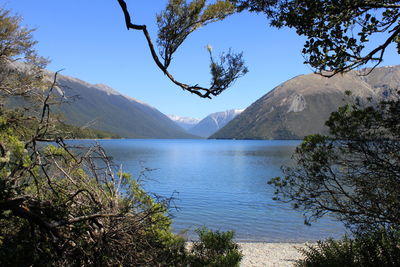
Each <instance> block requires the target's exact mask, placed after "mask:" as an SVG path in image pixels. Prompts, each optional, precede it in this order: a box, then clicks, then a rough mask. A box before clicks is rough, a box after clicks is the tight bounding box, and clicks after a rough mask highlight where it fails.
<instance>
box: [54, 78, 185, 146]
mask: <svg viewBox="0 0 400 267" xmlns="http://www.w3.org/2000/svg"><path fill="white" fill-rule="evenodd" d="M57 84H58V87H57V88H56V89H57V90H56V91H55V94H57V95H58V96H61V97H62V98H63V99H64V100H65V101H67V102H68V103H63V104H62V105H60V107H59V108H58V109H57V110H56V111H57V112H60V113H62V114H63V116H64V118H65V122H66V123H68V124H72V125H76V126H85V127H90V128H94V129H98V130H102V131H107V132H112V133H115V134H118V135H119V136H121V137H124V138H192V137H193V136H191V135H190V134H187V133H185V132H184V130H183V129H181V128H180V127H179V126H177V125H176V124H175V123H174V122H173V121H171V120H170V119H169V118H168V117H167V116H166V115H164V114H162V113H161V112H160V111H158V110H157V109H155V108H153V107H151V106H149V105H147V104H145V103H143V102H140V101H138V100H136V99H134V98H131V97H128V96H124V95H122V94H120V93H119V92H117V91H116V90H114V89H113V88H111V87H109V86H107V85H104V84H89V83H87V82H85V81H82V80H79V79H77V78H72V77H68V76H64V75H58V76H57Z"/></svg>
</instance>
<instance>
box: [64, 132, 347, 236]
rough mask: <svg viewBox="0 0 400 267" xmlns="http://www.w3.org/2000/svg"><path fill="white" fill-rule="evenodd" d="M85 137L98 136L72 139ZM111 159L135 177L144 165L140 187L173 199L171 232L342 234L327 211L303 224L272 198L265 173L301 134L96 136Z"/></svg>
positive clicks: (272, 172)
mask: <svg viewBox="0 0 400 267" xmlns="http://www.w3.org/2000/svg"><path fill="white" fill-rule="evenodd" d="M71 142H72V143H74V144H76V143H80V144H82V143H83V144H90V143H94V142H95V141H93V140H92V141H90V140H85V141H83V140H75V141H71ZM96 142H98V143H99V144H101V145H102V146H103V147H104V148H105V150H106V151H107V153H108V154H109V155H111V156H112V157H113V160H114V162H115V163H116V164H118V165H119V164H122V167H123V170H124V171H125V172H129V173H131V174H132V175H133V176H134V177H138V176H139V174H140V173H141V171H142V170H143V168H149V169H152V171H149V172H146V176H147V179H146V183H145V188H146V190H148V191H150V192H154V193H156V194H158V195H161V196H166V197H169V196H171V195H172V194H174V196H175V197H176V198H177V199H176V200H175V201H174V204H175V205H176V206H177V207H178V209H177V210H172V214H173V216H174V223H173V227H174V230H175V231H176V232H179V231H181V230H184V229H188V230H189V231H188V235H189V238H192V237H193V230H194V229H196V228H198V227H200V226H203V225H205V226H207V227H209V228H211V229H214V230H223V231H226V230H234V231H235V233H236V239H237V240H239V241H266V242H304V241H316V240H319V239H324V238H327V237H336V238H337V237H339V236H341V235H342V234H343V233H344V228H343V226H342V225H341V224H340V223H338V222H335V221H333V220H331V219H329V218H324V219H323V220H320V221H318V222H317V223H314V224H313V225H312V226H311V227H310V226H305V225H304V223H303V222H304V218H303V217H302V214H301V213H300V212H298V211H294V210H293V209H292V208H291V207H290V205H289V204H285V203H279V202H276V201H273V200H272V197H273V192H274V189H273V188H272V187H271V186H269V185H268V184H267V181H268V180H269V179H270V178H273V177H276V176H279V175H281V171H280V166H281V165H282V164H285V163H286V164H288V163H290V157H291V154H292V153H293V151H294V149H295V147H296V146H297V145H298V144H299V143H300V141H278V140H273V141H271V140H148V139H131V140H127V139H123V140H98V141H96Z"/></svg>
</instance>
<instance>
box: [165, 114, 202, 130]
mask: <svg viewBox="0 0 400 267" xmlns="http://www.w3.org/2000/svg"><path fill="white" fill-rule="evenodd" d="M167 116H168V118H170V119H171V120H172V121H174V122H175V123H176V124H178V125H179V126H180V127H182V128H183V129H185V130H186V131H187V130H189V129H190V128H192V127H193V126H195V125H196V124H197V123H199V121H200V119H196V118H190V117H180V116H176V115H167Z"/></svg>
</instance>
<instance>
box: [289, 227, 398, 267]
mask: <svg viewBox="0 0 400 267" xmlns="http://www.w3.org/2000/svg"><path fill="white" fill-rule="evenodd" d="M300 251H301V252H302V254H303V255H304V256H305V258H304V259H302V260H299V261H297V262H296V266H298V267H318V266H324V267H325V266H327V267H335V266H338V267H343V266H346V267H347V266H349V267H352V266H366V267H368V266H371V267H374V266H380V267H382V266H388V267H389V266H393V267H394V266H400V233H399V231H396V230H380V231H377V232H372V233H369V234H363V235H360V236H357V237H355V238H354V239H350V238H348V237H346V236H345V237H344V238H342V239H341V240H338V241H335V240H333V239H328V240H326V241H323V242H321V241H319V242H318V243H317V245H316V246H308V248H307V249H301V250H300Z"/></svg>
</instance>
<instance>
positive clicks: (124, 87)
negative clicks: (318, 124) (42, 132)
mask: <svg viewBox="0 0 400 267" xmlns="http://www.w3.org/2000/svg"><path fill="white" fill-rule="evenodd" d="M126 2H127V4H128V7H129V10H130V12H131V16H132V21H133V23H135V24H140V25H143V24H145V25H147V27H148V30H149V32H150V34H151V37H152V39H153V42H154V43H156V37H157V26H156V14H157V13H159V12H160V11H161V10H162V9H163V8H164V7H165V5H166V3H167V0H153V1H149V0H135V1H134V0H127V1H126ZM0 7H3V8H6V9H9V10H11V11H12V12H13V14H17V15H20V16H22V17H23V22H22V25H24V26H27V27H28V28H36V31H35V32H34V34H33V35H34V39H35V40H37V41H38V44H37V46H36V48H37V51H38V52H39V54H40V55H42V56H44V57H47V58H49V59H50V60H51V63H50V64H49V65H48V69H49V70H51V71H58V70H61V69H63V71H62V72H61V74H64V75H68V76H73V77H76V78H79V79H81V80H84V81H86V82H89V83H92V84H98V83H102V84H107V85H108V86H111V87H112V88H114V89H115V90H117V91H119V92H120V93H122V94H124V95H127V96H130V97H133V98H135V99H137V100H140V101H142V102H145V103H147V104H149V105H151V106H153V107H155V108H157V109H158V110H160V111H161V112H162V113H164V114H173V115H178V116H185V117H194V118H204V117H205V116H207V115H209V114H211V113H214V112H219V111H225V110H229V109H245V108H246V107H248V106H249V105H251V104H252V103H253V102H255V101H256V100H257V99H259V98H260V97H262V96H263V95H265V94H266V93H267V92H268V91H270V90H272V89H273V88H274V87H276V86H278V85H279V84H281V83H283V82H285V81H286V80H288V79H291V78H293V77H295V76H297V75H300V74H308V73H311V72H312V69H311V68H310V67H309V66H307V65H304V64H303V62H304V58H303V56H302V55H301V52H300V51H301V49H302V47H303V43H304V40H305V39H304V37H301V36H298V35H296V33H295V31H294V30H292V29H276V28H271V27H269V24H268V20H267V19H266V18H265V16H263V15H262V14H255V13H248V12H243V13H240V14H235V15H233V16H230V17H228V18H227V19H225V20H224V21H220V22H216V23H213V24H209V25H207V26H205V27H203V28H201V29H199V30H197V31H195V32H194V33H192V34H191V35H190V36H189V37H188V39H187V40H186V41H185V43H184V44H183V45H182V46H181V47H180V48H179V49H178V51H177V52H176V53H175V55H174V59H173V61H172V63H171V65H170V67H169V71H170V73H171V74H172V75H174V76H175V78H176V79H177V80H179V81H180V82H183V83H187V84H199V85H202V86H204V87H208V86H209V83H210V74H209V57H208V52H207V50H206V48H205V47H206V46H207V45H208V44H210V45H212V47H213V53H214V54H215V55H218V54H220V53H222V52H224V51H228V50H229V49H230V48H232V49H233V50H234V51H235V52H241V51H243V55H244V59H245V61H246V65H247V67H248V69H249V73H248V74H246V75H245V76H244V77H242V78H240V79H239V80H237V81H236V83H235V84H234V85H233V86H232V87H231V88H229V89H227V90H226V91H225V92H223V93H222V94H221V95H219V96H217V97H215V98H213V99H212V100H210V99H202V98H199V97H198V96H196V95H193V94H190V93H188V92H185V91H183V90H182V89H181V88H179V87H177V86H176V85H174V84H173V83H172V82H171V81H170V80H169V79H168V78H167V77H165V76H164V75H163V73H162V72H161V70H159V69H158V67H157V66H156V65H155V63H154V61H153V59H152V57H151V54H150V51H149V49H148V47H147V43H146V40H145V38H144V35H143V33H142V32H140V31H133V30H130V31H128V30H127V29H126V27H125V22H124V17H123V14H122V11H121V9H120V7H119V5H118V2H117V0H97V1H95V0H0ZM398 62H399V55H398V54H396V53H395V51H394V49H390V50H389V51H388V52H387V53H386V55H385V58H384V63H383V64H382V65H396V64H398Z"/></svg>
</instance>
